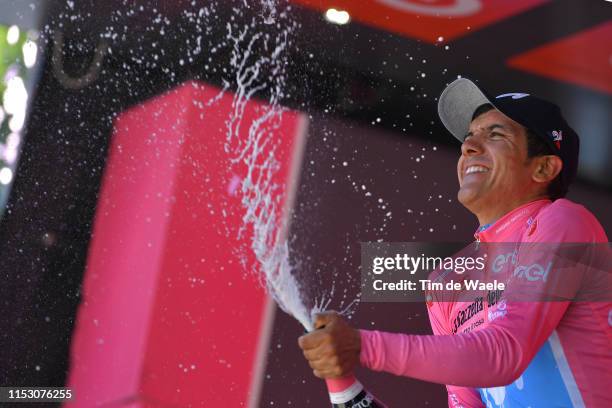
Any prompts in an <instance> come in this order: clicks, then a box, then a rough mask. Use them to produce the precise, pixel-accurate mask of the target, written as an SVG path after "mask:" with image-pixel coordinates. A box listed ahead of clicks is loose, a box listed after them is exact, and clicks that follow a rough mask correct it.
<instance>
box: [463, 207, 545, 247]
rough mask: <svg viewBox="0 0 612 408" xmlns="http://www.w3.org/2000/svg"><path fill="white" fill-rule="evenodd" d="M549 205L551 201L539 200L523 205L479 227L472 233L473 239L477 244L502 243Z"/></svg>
mask: <svg viewBox="0 0 612 408" xmlns="http://www.w3.org/2000/svg"><path fill="white" fill-rule="evenodd" d="M550 203H551V201H550V200H549V199H540V200H536V201H532V202H530V203H527V204H523V205H521V206H520V207H517V208H515V209H514V210H512V211H510V212H509V213H507V214H506V215H504V216H503V217H501V218H500V219H499V220H497V221H495V222H493V223H491V224H486V225H483V226H481V227H479V228H478V229H477V230H476V232H475V233H474V238H476V241H478V242H496V241H500V240H501V241H503V240H505V238H507V237H508V236H509V235H510V233H511V232H512V231H515V229H516V226H523V225H524V226H526V225H527V221H528V219H529V218H530V217H531V216H532V215H534V214H535V213H537V212H538V211H539V210H540V209H541V208H542V207H544V206H546V205H549V204H550Z"/></svg>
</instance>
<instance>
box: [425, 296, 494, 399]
mask: <svg viewBox="0 0 612 408" xmlns="http://www.w3.org/2000/svg"><path fill="white" fill-rule="evenodd" d="M449 307H450V304H449V303H442V302H434V303H431V304H428V306H427V314H428V316H429V322H430V324H431V329H432V331H433V333H434V334H435V335H445V334H446V335H448V334H451V330H450V329H449V327H448V322H449V318H448V308H449ZM446 391H447V393H448V406H449V408H484V407H485V405H484V404H483V402H482V399H481V398H480V394H479V393H478V391H476V390H475V389H474V388H469V387H457V386H454V385H446Z"/></svg>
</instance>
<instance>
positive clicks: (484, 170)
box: [457, 109, 536, 215]
mask: <svg viewBox="0 0 612 408" xmlns="http://www.w3.org/2000/svg"><path fill="white" fill-rule="evenodd" d="M533 170H534V169H533V164H532V163H530V161H529V160H527V133H526V130H525V128H524V127H523V126H521V125H520V124H518V123H516V122H515V121H513V120H512V119H510V118H508V117H507V116H506V115H504V114H503V113H501V112H499V111H498V110H495V109H493V110H490V111H488V112H486V113H484V114H482V115H480V116H478V117H477V118H476V119H474V120H473V121H472V123H471V124H470V131H469V133H468V135H467V136H466V138H465V141H464V142H463V145H462V146H461V157H460V158H459V162H458V163H457V173H458V177H459V193H458V195H457V197H458V199H459V201H460V202H461V203H462V204H463V205H464V206H465V207H466V208H467V209H469V210H470V211H472V212H473V213H475V214H476V215H479V213H482V212H483V211H485V212H489V213H498V214H499V215H502V214H504V213H505V212H507V211H510V210H512V209H513V208H516V206H518V205H520V204H522V203H523V202H524V201H525V199H526V198H528V197H529V196H530V195H533V193H534V190H535V188H536V184H535V183H534V182H533V180H532V174H533ZM496 210H498V211H496Z"/></svg>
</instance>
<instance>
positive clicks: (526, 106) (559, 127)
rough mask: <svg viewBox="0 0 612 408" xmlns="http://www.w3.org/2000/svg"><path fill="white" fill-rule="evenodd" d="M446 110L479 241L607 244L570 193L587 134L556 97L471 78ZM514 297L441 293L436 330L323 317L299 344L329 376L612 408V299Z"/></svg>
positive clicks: (448, 99) (477, 400) (477, 399)
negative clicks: (406, 330) (503, 89)
mask: <svg viewBox="0 0 612 408" xmlns="http://www.w3.org/2000/svg"><path fill="white" fill-rule="evenodd" d="M438 112H439V115H440V118H441V120H442V122H443V123H444V125H445V126H446V128H447V129H448V130H449V131H450V132H451V133H452V134H453V135H454V136H455V137H457V138H458V139H459V140H460V141H461V142H462V146H461V156H460V158H459V161H458V165H457V173H458V178H459V192H458V199H459V201H460V202H461V203H462V204H463V205H464V206H465V207H466V208H467V209H468V210H470V211H471V212H472V213H473V214H474V215H475V216H476V217H477V219H478V221H479V224H480V227H479V228H478V230H477V231H476V234H475V237H476V240H477V241H478V242H489V243H521V244H523V245H526V244H529V245H542V246H540V247H539V248H547V246H546V245H554V244H560V243H564V242H572V243H597V242H599V243H607V242H608V239H607V237H606V234H605V232H604V231H603V229H602V227H601V226H600V224H599V223H598V222H597V220H596V219H595V217H594V216H593V215H592V214H591V213H590V212H588V211H587V210H586V209H585V208H584V207H582V206H580V205H577V204H575V203H572V202H571V201H569V200H566V199H564V198H563V197H564V196H565V194H566V192H567V190H568V186H569V185H570V184H571V182H572V181H573V179H574V178H575V175H576V169H577V165H578V147H579V139H578V135H577V134H576V133H575V132H574V131H573V130H572V129H571V128H570V127H569V125H568V124H567V122H566V121H565V119H564V118H563V117H562V115H561V111H560V110H559V108H558V107H557V106H556V105H554V104H552V103H550V102H547V101H544V100H542V99H539V98H536V97H534V96H532V95H529V94H525V93H509V94H503V95H499V96H497V97H490V96H488V95H487V94H486V93H485V92H484V91H482V90H481V89H479V88H478V87H477V86H476V85H475V84H474V83H473V82H472V81H470V80H468V79H464V78H462V79H458V80H456V81H454V82H453V83H451V84H450V85H449V86H448V87H447V88H446V89H445V90H444V91H443V92H442V95H441V96H440V100H439V105H438ZM520 255H521V254H520V253H519V256H520ZM523 255H524V254H523ZM543 256H546V254H544V255H543ZM524 258H525V256H524V257H523V259H524ZM544 280H545V279H542V281H544ZM581 289H582V288H581ZM504 296H505V295H503V294H500V293H483V297H480V298H479V299H480V300H476V301H477V302H482V304H483V306H482V307H480V306H479V307H478V308H474V307H472V306H471V303H474V302H473V301H471V302H470V301H466V302H463V301H462V302H459V301H456V302H449V301H444V302H442V301H436V299H435V298H434V299H433V300H434V301H433V302H429V303H428V312H429V317H430V322H431V325H432V329H433V332H434V335H433V336H421V335H409V334H394V333H385V332H380V331H369V330H357V329H355V328H352V327H351V326H350V325H349V324H348V323H347V322H346V321H345V320H343V319H342V317H340V316H338V315H337V314H335V313H325V314H320V315H317V317H316V320H315V327H317V328H321V329H319V330H316V331H315V332H313V333H310V334H307V335H305V336H302V337H301V338H300V339H299V345H300V347H301V348H302V349H303V351H304V356H305V357H306V359H307V360H308V362H309V364H310V366H311V367H312V368H313V370H314V374H315V375H316V376H318V377H321V378H337V377H342V376H345V375H348V374H350V373H351V372H352V371H353V369H354V368H355V367H356V366H357V365H358V364H361V365H363V366H365V367H367V368H370V369H372V370H376V371H386V372H390V373H393V374H396V375H402V376H407V377H412V378H416V379H420V380H425V381H431V382H437V383H441V384H446V386H447V389H448V403H449V406H451V407H485V406H486V407H505V408H514V407H529V406H531V407H536V406H537V407H596V408H598V407H609V406H612V393H611V392H610V387H611V386H612V369H611V368H610V367H612V323H611V322H612V319H611V317H612V303H611V302H603V301H599V302H577V301H574V302H572V301H569V300H566V301H556V302H545V301H531V302H513V301H506V299H505V298H504ZM483 298H484V299H486V301H484V302H483V301H482V299H483ZM479 305H480V303H479ZM466 310H472V312H473V313H468V314H466V312H465V311H466Z"/></svg>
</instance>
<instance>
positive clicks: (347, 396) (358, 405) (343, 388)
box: [325, 375, 386, 408]
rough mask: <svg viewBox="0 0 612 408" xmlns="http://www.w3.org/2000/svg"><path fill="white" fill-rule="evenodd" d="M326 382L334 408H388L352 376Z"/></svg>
mask: <svg viewBox="0 0 612 408" xmlns="http://www.w3.org/2000/svg"><path fill="white" fill-rule="evenodd" d="M325 382H326V383H327V390H328V391H329V399H330V400H331V403H332V407H333V408H386V405H384V404H383V403H382V402H380V401H379V400H377V399H376V398H374V396H373V395H372V394H370V393H369V392H368V391H367V390H366V389H365V388H363V385H361V383H360V382H359V381H358V380H357V379H356V378H355V377H354V376H352V375H351V376H348V377H343V378H334V379H327V380H325Z"/></svg>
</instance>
